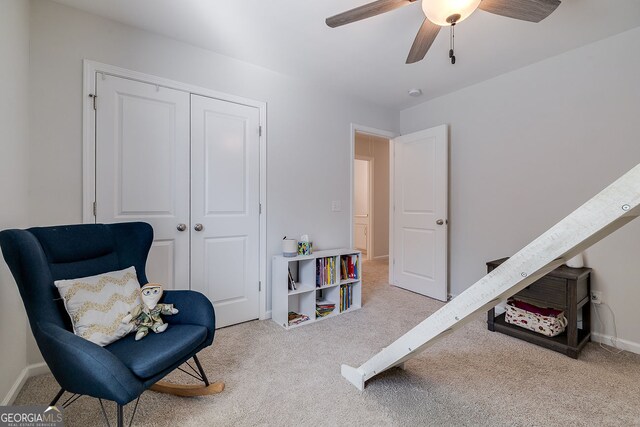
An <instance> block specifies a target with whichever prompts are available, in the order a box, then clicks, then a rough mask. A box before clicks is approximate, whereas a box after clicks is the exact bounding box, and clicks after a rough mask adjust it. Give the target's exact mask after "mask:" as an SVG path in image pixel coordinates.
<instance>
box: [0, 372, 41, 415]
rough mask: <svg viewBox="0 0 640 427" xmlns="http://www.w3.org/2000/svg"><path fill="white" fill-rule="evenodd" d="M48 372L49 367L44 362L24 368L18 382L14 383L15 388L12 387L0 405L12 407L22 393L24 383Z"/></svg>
mask: <svg viewBox="0 0 640 427" xmlns="http://www.w3.org/2000/svg"><path fill="white" fill-rule="evenodd" d="M48 372H49V367H48V366H47V364H46V363H44V362H43V363H35V364H33V365H29V366H27V367H26V368H24V369H23V370H22V372H20V375H18V378H17V379H16V382H15V383H13V386H12V387H11V389H10V390H9V392H8V393H7V395H6V396H5V397H4V399H2V402H0V405H2V406H7V405H12V404H13V402H14V401H15V400H16V397H18V393H20V390H22V387H23V386H24V383H26V382H27V380H28V379H29V378H31V377H35V376H36V375H42V374H46V373H48Z"/></svg>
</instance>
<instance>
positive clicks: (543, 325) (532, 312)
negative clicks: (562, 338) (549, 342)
mask: <svg viewBox="0 0 640 427" xmlns="http://www.w3.org/2000/svg"><path fill="white" fill-rule="evenodd" d="M504 319H505V321H506V322H507V323H510V324H512V325H516V326H520V327H521V328H525V329H529V330H530V331H534V332H537V333H539V334H542V335H545V336H548V337H555V336H556V335H560V334H561V333H563V332H564V330H565V329H566V327H567V323H568V322H567V318H566V317H565V315H564V312H563V311H560V310H555V309H552V308H541V307H537V306H535V305H532V304H528V303H523V302H522V301H517V300H514V299H509V300H508V301H507V312H506V313H505V316H504Z"/></svg>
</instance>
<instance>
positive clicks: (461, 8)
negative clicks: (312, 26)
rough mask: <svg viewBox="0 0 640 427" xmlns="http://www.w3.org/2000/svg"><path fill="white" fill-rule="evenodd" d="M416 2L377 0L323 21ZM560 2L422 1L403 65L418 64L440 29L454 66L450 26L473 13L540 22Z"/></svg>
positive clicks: (346, 20)
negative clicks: (446, 34)
mask: <svg viewBox="0 0 640 427" xmlns="http://www.w3.org/2000/svg"><path fill="white" fill-rule="evenodd" d="M416 1H418V0H377V1H374V2H372V3H368V4H365V5H363V6H360V7H356V8H355V9H351V10H348V11H346V12H343V13H340V14H338V15H335V16H332V17H330V18H327V20H326V23H327V25H328V26H329V27H331V28H335V27H339V26H341V25H345V24H350V23H352V22H356V21H360V20H361V19H366V18H371V17H372V16H376V15H380V14H382V13H386V12H390V11H392V10H394V9H398V8H400V7H402V6H407V5H409V4H411V3H415V2H416ZM559 5H560V0H422V10H423V11H424V14H425V15H426V18H425V19H424V22H423V23H422V26H421V27H420V30H418V34H417V35H416V38H415V40H414V41H413V45H412V46H411V50H410V51H409V56H408V57H407V64H413V63H414V62H418V61H421V60H422V59H423V58H424V57H425V55H426V54H427V51H428V50H429V48H430V47H431V44H433V41H434V40H435V38H436V36H437V35H438V32H439V31H440V28H441V27H451V36H450V37H451V38H450V43H451V48H450V50H449V58H451V63H452V64H455V55H454V52H453V41H454V33H453V31H454V26H455V25H456V24H458V23H459V22H461V21H463V20H464V19H466V18H467V17H469V15H471V14H472V13H473V12H474V11H475V10H476V9H481V10H484V11H486V12H490V13H494V14H496V15H502V16H507V17H509V18H514V19H520V20H522V21H529V22H540V21H542V20H543V19H544V18H546V17H547V16H549V15H551V13H552V12H553V11H554V10H556V8H557V7H558V6H559Z"/></svg>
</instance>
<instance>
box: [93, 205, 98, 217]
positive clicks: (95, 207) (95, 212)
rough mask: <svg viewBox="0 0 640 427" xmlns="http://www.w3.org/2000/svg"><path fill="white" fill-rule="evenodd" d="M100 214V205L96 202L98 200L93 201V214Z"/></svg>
mask: <svg viewBox="0 0 640 427" xmlns="http://www.w3.org/2000/svg"><path fill="white" fill-rule="evenodd" d="M97 215H98V205H97V204H96V202H93V216H97Z"/></svg>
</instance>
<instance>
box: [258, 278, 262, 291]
mask: <svg viewBox="0 0 640 427" xmlns="http://www.w3.org/2000/svg"><path fill="white" fill-rule="evenodd" d="M258 292H262V280H259V281H258Z"/></svg>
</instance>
